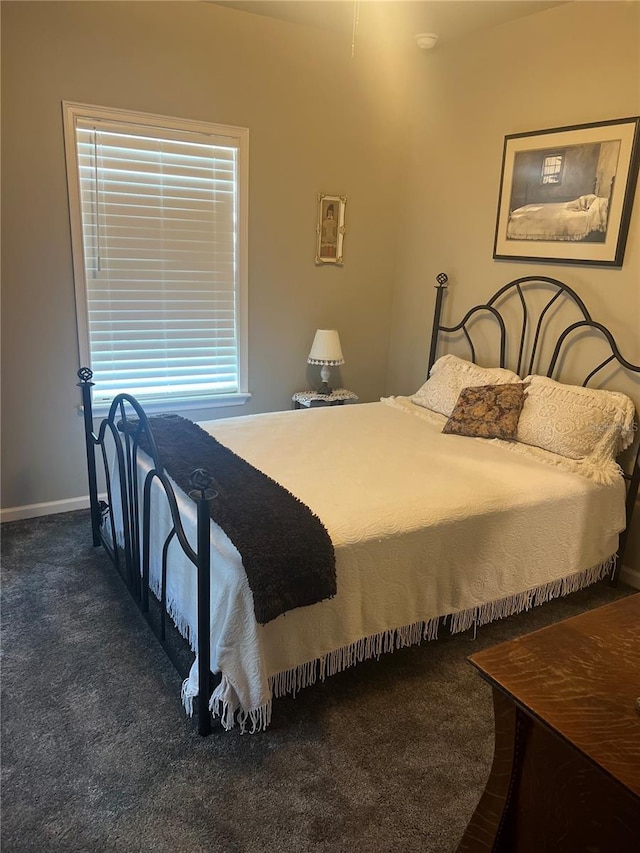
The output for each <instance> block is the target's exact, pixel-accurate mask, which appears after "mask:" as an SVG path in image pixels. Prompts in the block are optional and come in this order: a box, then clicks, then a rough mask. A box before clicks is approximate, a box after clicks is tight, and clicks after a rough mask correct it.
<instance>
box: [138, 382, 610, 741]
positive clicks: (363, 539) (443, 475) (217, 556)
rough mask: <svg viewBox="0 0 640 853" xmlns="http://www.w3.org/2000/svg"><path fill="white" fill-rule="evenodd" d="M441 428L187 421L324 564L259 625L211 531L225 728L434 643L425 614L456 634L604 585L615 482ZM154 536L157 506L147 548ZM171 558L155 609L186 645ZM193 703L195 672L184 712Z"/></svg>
mask: <svg viewBox="0 0 640 853" xmlns="http://www.w3.org/2000/svg"><path fill="white" fill-rule="evenodd" d="M444 421H445V418H444V417H442V416H440V415H433V414H431V413H427V414H425V410H424V409H421V410H419V407H416V406H414V405H413V404H412V403H410V402H409V401H408V400H407V399H406V398H396V399H390V400H388V401H381V402H379V403H368V404H361V405H353V406H342V407H327V408H318V409H312V410H303V409H301V410H296V411H287V412H276V413H271V414H265V415H252V416H249V417H239V418H232V419H226V420H218V421H209V422H207V423H204V424H201V426H203V427H204V428H205V429H207V430H208V431H209V432H211V433H212V434H213V435H215V437H216V438H217V439H218V440H219V441H220V442H221V443H222V444H224V445H226V446H227V447H229V448H231V449H232V450H233V451H235V452H236V453H238V454H239V455H241V456H243V457H244V458H245V459H247V460H248V461H249V462H250V463H251V464H253V465H254V466H255V467H257V468H259V469H260V470H262V471H264V472H265V473H266V474H268V475H269V476H271V477H273V478H274V479H276V480H278V481H279V482H280V483H281V484H282V485H283V486H285V487H286V488H287V489H289V490H290V491H291V492H292V493H293V494H295V495H297V496H298V497H299V498H300V499H301V500H303V501H304V502H305V503H306V504H307V505H308V506H309V507H310V508H311V509H312V510H313V511H314V512H315V513H316V514H317V515H318V516H319V517H320V518H321V519H322V521H323V522H324V524H325V526H326V528H327V530H328V532H329V534H330V536H331V540H332V542H333V544H334V547H335V552H336V567H337V584H338V592H337V595H336V596H335V597H334V598H333V599H331V600H328V601H324V602H321V603H319V604H315V605H312V606H310V607H304V608H298V609H296V610H293V611H289V612H288V613H286V614H284V615H282V616H280V617H278V618H277V619H275V620H273V621H272V622H269V623H268V624H266V625H264V626H260V625H258V624H257V623H256V621H255V618H254V615H253V601H252V595H251V591H250V589H249V586H248V583H247V580H246V576H245V574H244V571H243V569H242V565H241V559H240V556H239V554H238V552H237V550H236V549H235V547H234V546H233V545H232V543H231V542H230V541H229V539H228V538H227V536H226V535H225V534H224V533H223V532H222V531H221V530H220V529H219V528H218V527H217V526H216V525H215V524H213V523H212V569H211V571H212V583H211V608H212V630H211V665H212V671H214V672H220V673H221V674H222V680H221V683H220V685H219V686H218V688H217V689H216V691H215V693H214V696H213V698H212V703H211V707H212V711H213V712H214V714H217V715H219V716H220V717H221V718H222V722H223V724H224V725H225V726H226V727H230V726H232V725H234V722H235V721H239V722H240V724H241V725H242V726H243V727H244V726H245V725H248V726H249V728H250V729H252V730H253V729H256V728H262V727H265V726H266V725H268V722H269V719H270V711H271V699H272V696H273V695H281V694H283V693H286V692H296V691H297V690H298V689H299V688H300V687H304V686H305V685H306V684H309V683H312V682H313V681H315V680H316V679H317V678H323V677H324V675H325V674H331V673H332V672H337V671H339V670H341V669H343V668H345V667H346V666H350V665H351V664H353V663H355V662H357V661H358V660H362V659H364V658H367V657H372V656H377V655H379V654H380V653H381V652H382V651H386V650H392V649H393V648H397V647H399V646H402V645H406V644H409V643H415V642H419V641H420V640H421V639H423V638H428V637H432V636H435V634H436V631H437V625H438V622H439V621H440V620H439V617H442V616H449V615H451V616H452V621H451V625H452V629H453V630H463V629H465V628H467V627H469V626H471V625H473V624H483V623H484V622H487V621H489V620H490V619H493V618H496V617H499V616H503V615H508V614H510V613H514V612H518V611H520V610H523V609H526V608H528V607H530V606H531V605H532V604H534V603H539V602H542V601H545V600H547V599H548V598H551V597H553V596H557V595H562V594H565V593H566V592H570V591H572V590H573V589H577V588H579V587H581V586H584V585H586V584H587V583H591V582H593V581H595V580H597V579H598V578H599V577H601V576H602V575H603V574H604V573H605V571H606V570H607V568H608V566H609V565H610V558H611V555H613V554H614V553H615V551H616V549H617V543H618V534H619V532H620V531H621V530H622V529H623V527H624V493H625V492H624V484H623V481H622V478H620V480H619V482H616V483H615V484H614V485H603V484H601V483H597V482H595V481H593V480H591V479H588V478H587V477H585V476H581V475H580V474H576V473H573V472H571V471H567V470H564V469H563V468H561V467H558V466H555V465H549V464H545V462H544V461H543V460H541V459H540V458H539V456H536V455H535V454H531V455H530V454H527V453H526V452H523V453H513V452H510V449H509V448H508V447H506V446H505V443H504V442H501V441H498V440H494V441H487V440H485V439H475V438H464V437H460V436H453V435H444V434H442V432H441V429H442V424H443V423H444ZM181 508H182V511H183V514H184V515H186V516H187V517H188V519H189V522H188V526H190V527H191V528H192V529H191V531H189V534H188V535H189V537H190V540H191V541H192V542H195V532H194V529H195V505H194V504H193V503H192V502H191V501H190V500H189V499H188V498H186V496H183V497H182V499H181ZM168 525H169V521H168V512H167V510H166V509H165V508H164V502H162V505H159V506H158V507H157V510H156V512H155V521H154V524H153V534H154V536H156V537H162V538H161V539H160V541H162V539H163V538H164V535H165V534H166V531H167V530H168V529H169V526H168ZM293 535H295V531H293ZM156 550H159V549H156ZM171 554H172V556H171V561H170V570H169V577H168V588H167V599H168V606H169V609H170V612H171V614H172V616H173V617H174V620H175V622H176V624H177V625H178V627H179V628H180V630H181V631H182V632H183V633H184V635H185V636H187V637H188V638H189V639H190V641H191V643H192V646H193V647H195V643H196V625H197V623H196V581H195V571H194V567H193V566H192V564H191V563H189V561H188V560H187V559H186V557H184V555H182V552H181V551H180V549H179V547H178V546H177V545H176V546H175V547H174V545H172V546H171ZM159 566H160V563H159V560H155V561H154V562H153V565H152V569H151V571H152V585H154V586H155V587H156V589H157V588H158V577H159V571H160V568H159ZM196 694H197V671H196V669H195V667H194V668H193V669H192V672H191V675H190V677H189V679H188V680H187V682H185V685H184V688H183V697H184V699H185V704H186V706H187V707H189V705H190V701H191V698H192V697H193V696H194V695H196ZM236 711H237V712H239V713H238V714H235V712H236ZM234 714H235V717H234Z"/></svg>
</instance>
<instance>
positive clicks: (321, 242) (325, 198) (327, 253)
mask: <svg viewBox="0 0 640 853" xmlns="http://www.w3.org/2000/svg"><path fill="white" fill-rule="evenodd" d="M346 205H347V197H346V195H328V194H326V193H318V224H317V225H316V264H342V263H343V262H344V257H343V246H344V234H345V225H344V220H345V208H346Z"/></svg>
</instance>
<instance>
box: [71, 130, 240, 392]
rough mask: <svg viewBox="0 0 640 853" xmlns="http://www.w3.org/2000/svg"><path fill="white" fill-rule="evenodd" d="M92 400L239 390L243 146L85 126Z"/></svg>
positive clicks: (81, 146) (82, 185) (80, 142)
mask: <svg viewBox="0 0 640 853" xmlns="http://www.w3.org/2000/svg"><path fill="white" fill-rule="evenodd" d="M76 146H77V157H78V173H79V190H80V206H81V219H82V234H83V245H84V272H85V282H86V299H87V313H88V334H89V347H90V354H91V367H92V369H93V371H94V374H95V377H96V382H97V384H96V388H95V392H96V393H95V394H94V399H95V400H96V401H97V402H101V401H104V400H108V399H110V398H111V397H112V396H113V395H114V394H116V393H118V392H121V391H126V392H127V393H130V394H133V395H134V396H136V397H138V398H140V399H141V400H162V399H168V398H171V399H191V398H202V397H205V398H206V397H210V396H211V395H216V394H218V395H219V394H230V393H235V392H237V391H238V390H239V375H238V373H239V365H238V260H237V242H238V234H237V221H238V217H237V206H238V143H237V140H236V139H234V138H232V137H230V138H226V137H221V138H214V137H211V136H209V135H206V134H198V133H193V132H190V133H182V132H179V131H175V130H166V131H165V130H164V129H159V128H153V127H151V128H140V127H136V126H131V127H126V126H122V125H118V126H115V127H114V126H112V125H110V124H109V123H108V122H97V121H95V120H89V119H87V120H79V121H77V123H76Z"/></svg>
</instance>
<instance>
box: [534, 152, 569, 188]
mask: <svg viewBox="0 0 640 853" xmlns="http://www.w3.org/2000/svg"><path fill="white" fill-rule="evenodd" d="M563 163H564V154H549V155H548V156H546V157H545V158H544V159H543V161H542V173H541V176H540V177H541V182H542V183H543V184H559V183H561V182H562V164H563Z"/></svg>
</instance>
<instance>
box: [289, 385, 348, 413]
mask: <svg viewBox="0 0 640 853" xmlns="http://www.w3.org/2000/svg"><path fill="white" fill-rule="evenodd" d="M291 399H292V400H293V408H294V409H302V408H305V409H311V408H316V407H317V406H342V405H343V403H355V402H357V400H358V397H357V395H356V394H354V393H353V391H347V389H346V388H334V390H333V391H332V392H331V393H330V394H318V392H317V391H298V392H297V394H294V395H293V397H292V398H291Z"/></svg>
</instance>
